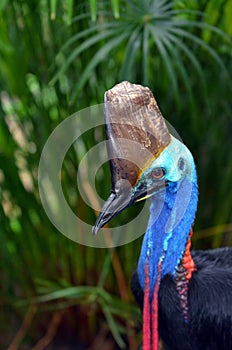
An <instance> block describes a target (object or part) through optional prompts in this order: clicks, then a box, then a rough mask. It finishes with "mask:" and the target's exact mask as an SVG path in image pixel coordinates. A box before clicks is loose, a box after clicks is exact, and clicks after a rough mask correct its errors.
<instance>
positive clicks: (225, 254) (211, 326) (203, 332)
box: [132, 248, 232, 350]
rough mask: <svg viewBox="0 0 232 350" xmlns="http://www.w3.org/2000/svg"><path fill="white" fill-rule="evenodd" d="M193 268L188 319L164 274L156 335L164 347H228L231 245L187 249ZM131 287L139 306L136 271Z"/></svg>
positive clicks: (192, 349)
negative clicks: (186, 319)
mask: <svg viewBox="0 0 232 350" xmlns="http://www.w3.org/2000/svg"><path fill="white" fill-rule="evenodd" d="M191 254H192V257H193V260H194V263H195V266H196V271H194V272H193V273H192V277H191V279H190V281H189V287H188V308H189V322H187V323H186V322H184V321H183V315H182V310H181V307H180V300H179V294H178V292H177V289H176V283H175V279H174V278H173V276H172V275H170V274H167V275H165V276H164V277H163V278H162V279H161V283H160V289H159V296H158V300H159V308H158V310H159V335H160V338H161V339H162V341H163V344H164V349H165V350H166V349H167V350H231V349H232V249H231V248H219V249H213V250H206V251H192V252H191ZM132 291H133V294H134V296H135V298H136V300H137V302H138V303H139V305H140V307H141V308H142V307H143V296H144V293H143V290H142V288H141V286H140V284H139V281H138V275H137V271H135V272H134V274H133V277H132Z"/></svg>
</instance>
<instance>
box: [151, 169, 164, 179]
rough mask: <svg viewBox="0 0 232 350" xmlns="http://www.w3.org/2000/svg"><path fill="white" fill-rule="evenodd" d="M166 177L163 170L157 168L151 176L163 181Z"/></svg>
mask: <svg viewBox="0 0 232 350" xmlns="http://www.w3.org/2000/svg"><path fill="white" fill-rule="evenodd" d="M164 175H165V171H164V169H163V168H156V169H154V170H152V172H151V176H152V177H153V178H154V179H161V178H162V177H163V176H164Z"/></svg>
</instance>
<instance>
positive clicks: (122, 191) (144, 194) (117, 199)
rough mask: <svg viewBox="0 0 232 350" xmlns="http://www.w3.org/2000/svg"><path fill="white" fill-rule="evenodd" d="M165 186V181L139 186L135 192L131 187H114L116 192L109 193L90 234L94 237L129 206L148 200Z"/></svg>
mask: <svg viewBox="0 0 232 350" xmlns="http://www.w3.org/2000/svg"><path fill="white" fill-rule="evenodd" d="M166 185H167V183H166V182H165V181H157V182H156V183H153V184H152V186H149V187H147V186H146V184H144V185H141V186H139V188H136V191H133V187H129V188H125V186H122V187H119V186H118V187H116V190H115V191H114V192H111V194H110V196H109V198H108V199H107V201H106V202H105V204H104V206H103V208H102V210H101V212H100V214H99V216H98V218H97V220H96V222H95V225H94V227H93V229H92V234H93V235H96V234H97V233H98V231H99V230H100V229H101V228H102V227H103V226H104V225H105V224H106V223H107V222H109V221H110V220H111V219H112V218H113V217H114V216H116V215H118V214H119V213H120V212H121V211H123V210H124V209H126V208H127V207H129V206H130V205H132V204H134V203H136V202H139V201H141V200H144V199H146V198H149V197H150V196H151V195H153V194H155V193H156V192H158V191H159V190H160V189H163V188H164V187H165V186H166Z"/></svg>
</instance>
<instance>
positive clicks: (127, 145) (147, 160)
mask: <svg viewBox="0 0 232 350" xmlns="http://www.w3.org/2000/svg"><path fill="white" fill-rule="evenodd" d="M105 122H106V136H107V139H108V153H109V157H110V168H111V183H112V189H111V194H110V197H109V198H108V200H107V201H106V203H105V205H104V207H103V209H102V211H101V213H100V215H99V216H98V218H97V221H96V223H95V226H94V228H93V233H94V234H96V233H97V231H98V230H99V229H100V228H101V227H102V226H103V225H104V224H105V223H107V222H108V221H109V220H110V219H111V218H112V217H113V216H115V215H117V214H118V213H119V212H121V211H122V210H123V209H125V208H126V207H128V206H129V205H131V204H133V203H136V202H138V201H140V200H143V199H145V198H148V197H150V201H151V206H150V218H149V222H148V227H147V230H146V233H145V236H144V239H143V244H142V249H141V254H140V257H139V261H138V267H137V270H136V271H135V272H134V274H133V278H132V291H133V293H134V295H135V298H136V300H137V301H138V303H139V304H140V306H141V308H142V310H143V350H151V349H152V350H157V349H158V335H159V337H160V338H161V339H162V341H163V344H164V347H165V349H170V350H229V349H232V249H230V248H223V249H215V250H208V251H191V252H190V246H191V235H192V226H193V223H194V219H195V213H196V210H197V202H198V185H197V175H196V169H195V165H194V160H193V157H192V155H191V153H190V151H189V150H188V148H187V147H186V146H185V145H184V144H183V143H182V142H181V141H179V140H178V139H177V138H175V137H174V136H172V135H171V134H170V132H169V130H168V128H167V126H166V123H165V121H164V119H163V117H162V115H161V113H160V111H159V108H158V106H157V104H156V101H155V99H154V97H153V95H152V93H151V91H150V90H149V89H148V88H145V87H143V86H141V85H135V84H131V83H129V82H122V83H120V84H118V85H116V86H115V87H114V88H112V89H111V90H109V91H107V92H106V94H105Z"/></svg>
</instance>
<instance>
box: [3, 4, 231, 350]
mask: <svg viewBox="0 0 232 350" xmlns="http://www.w3.org/2000/svg"><path fill="white" fill-rule="evenodd" d="M231 17H232V2H231V1H230V0H217V1H215V0H207V1H205V0H200V1H195V0H186V1H184V0H183V1H178V0H177V1H165V0H150V1H148V0H145V1H139V0H138V1H136V0H129V1H123V0H111V2H110V1H105V2H104V1H103V2H102V1H94V0H89V1H82V0H81V1H78V2H75V1H73V0H68V1H62V0H39V1H35V0H17V1H16V0H1V1H0V91H1V92H0V93H1V95H0V186H1V187H0V197H1V205H0V230H1V235H0V240H1V244H0V257H1V260H0V261H1V270H0V281H1V289H0V306H1V314H0V334H1V337H0V348H1V349H9V350H16V349H34V350H41V349H58V350H59V349H98V348H99V349H106V350H107V349H118V348H121V349H122V348H128V349H136V344H139V341H140V333H139V327H140V322H141V319H140V312H139V310H138V308H137V306H136V305H135V303H134V301H133V297H132V295H131V292H130V276H131V274H132V271H133V270H134V268H135V266H136V262H137V259H138V256H139V251H140V246H141V240H142V238H140V239H137V240H136V241H134V242H132V243H130V244H128V245H126V246H123V247H119V248H117V249H115V250H107V249H94V248H89V247H85V246H81V245H78V244H77V243H74V242H72V241H70V240H68V239H67V238H66V237H64V236H63V235H62V234H60V233H59V232H58V231H56V229H55V227H53V225H52V224H51V223H50V221H49V219H48V218H47V216H46V214H45V212H44V210H43V208H42V205H41V202H40V197H39V193H38V184H37V170H38V163H39V159H40V154H41V151H42V149H43V146H44V144H45V142H46V139H47V138H48V136H49V135H50V133H51V132H52V130H54V128H55V127H56V126H57V125H58V124H59V123H60V122H61V121H63V120H64V119H65V118H66V117H68V116H69V115H70V114H72V113H74V112H76V111H77V110H80V109H82V108H84V107H88V106H90V105H94V104H97V103H102V102H103V94H104V92H105V90H107V89H109V88H111V87H112V86H113V85H115V84H116V83H118V82H120V81H121V80H130V81H131V82H134V83H141V84H145V85H147V86H149V87H150V88H151V90H152V91H153V92H154V95H155V97H156V99H157V101H158V104H159V106H160V109H161V111H162V112H163V115H164V116H165V117H166V118H167V119H168V120H169V122H170V123H171V124H172V125H173V126H174V127H175V128H176V130H177V131H178V132H179V134H180V135H181V137H182V138H183V141H184V142H185V143H186V144H187V146H188V147H189V148H190V150H191V151H192V152H193V154H194V157H195V160H196V163H197V169H198V174H199V187H200V203H199V210H198V215H197V220H196V223H195V234H194V238H193V245H194V247H195V248H198V249H199V248H213V247H218V246H222V245H232V236H231V232H232V216H231V213H232V186H231V179H232V152H231V149H232V137H231V130H232V111H231V107H232V102H231V92H232V91H231V90H232V89H231V72H232V60H231V53H232V50H231V48H232V46H231V35H232V23H231ZM101 138H102V139H104V131H103V130H102V132H101ZM96 142H99V135H98V139H96V135H95V133H94V132H92V133H90V134H88V135H85V137H83V145H84V146H85V149H86V151H87V150H88V149H89V148H90V147H91V146H93V145H94V144H95V143H96ZM82 152H83V149H82ZM80 158H81V154H78V151H76V150H75V151H74V149H73V150H71V151H70V152H68V154H67V157H66V159H65V162H64V167H63V169H62V186H63V188H64V191H65V195H66V198H67V199H68V201H69V203H70V206H71V207H72V208H73V210H74V211H75V212H77V214H78V215H81V217H82V218H84V219H85V220H86V221H87V222H90V223H94V220H95V213H94V212H93V211H92V210H91V209H90V208H89V209H88V208H86V206H85V204H84V202H83V201H82V198H81V197H80V196H78V189H77V188H75V184H76V172H77V168H78V162H79V161H80ZM103 172H104V182H102V180H101V182H100V183H98V184H97V187H98V188H99V193H100V195H101V196H102V197H103V198H106V197H107V195H108V194H109V191H110V181H109V171H108V168H107V167H104V168H103ZM133 210H134V209H133ZM130 213H131V212H130ZM132 214H133V213H132ZM122 215H124V216H125V217H127V216H128V212H127V213H126V214H123V213H122ZM118 220H120V218H118Z"/></svg>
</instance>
